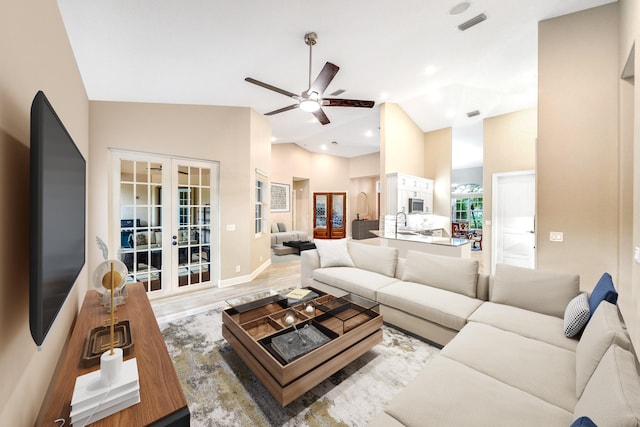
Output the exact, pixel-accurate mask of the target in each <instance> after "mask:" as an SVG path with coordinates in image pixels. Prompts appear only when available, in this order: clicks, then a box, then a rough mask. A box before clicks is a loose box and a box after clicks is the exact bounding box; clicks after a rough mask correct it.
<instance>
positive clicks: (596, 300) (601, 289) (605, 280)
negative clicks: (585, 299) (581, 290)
mask: <svg viewBox="0 0 640 427" xmlns="http://www.w3.org/2000/svg"><path fill="white" fill-rule="evenodd" d="M602 301H607V302H610V303H611V304H616V303H617V302H618V292H617V291H616V289H615V288H614V287H613V279H612V278H611V275H610V274H609V273H604V274H603V275H602V277H600V280H598V283H596V287H595V288H594V289H593V292H591V295H590V296H589V310H591V313H595V312H596V308H598V304H600V303H601V302H602Z"/></svg>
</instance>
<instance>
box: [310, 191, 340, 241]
mask: <svg viewBox="0 0 640 427" xmlns="http://www.w3.org/2000/svg"><path fill="white" fill-rule="evenodd" d="M346 212H347V193H313V224H314V225H313V238H314V239H343V238H345V237H346V235H347V229H346V221H345V216H346Z"/></svg>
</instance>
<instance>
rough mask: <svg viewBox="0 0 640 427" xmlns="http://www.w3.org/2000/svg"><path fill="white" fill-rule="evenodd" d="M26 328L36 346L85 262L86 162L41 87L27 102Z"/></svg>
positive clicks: (42, 338)
mask: <svg viewBox="0 0 640 427" xmlns="http://www.w3.org/2000/svg"><path fill="white" fill-rule="evenodd" d="M30 168H31V169H30V173H29V176H30V180H31V181H30V192H31V194H30V204H31V206H30V217H29V221H30V223H29V225H30V235H29V244H30V248H29V251H30V254H29V255H30V260H29V261H30V262H29V264H30V265H29V273H30V277H29V327H30V329H31V336H32V337H33V340H34V341H35V343H36V345H37V346H38V347H40V346H41V345H42V343H43V341H44V339H45V337H46V336H47V333H48V332H49V329H50V328H51V325H52V324H53V322H54V320H55V318H56V316H57V315H58V312H59V311H60V309H61V308H62V305H63V304H64V302H65V300H66V298H67V295H68V294H69V292H70V291H71V289H72V288H73V284H74V283H75V281H76V278H77V277H78V274H79V273H80V270H81V269H82V267H83V266H84V263H85V198H86V196H85V195H86V161H85V159H84V157H82V154H81V153H80V150H78V147H76V144H75V143H74V142H73V139H72V138H71V136H70V135H69V132H67V129H66V128H65V127H64V125H63V124H62V122H61V121H60V118H59V117H58V115H57V114H56V112H55V110H54V109H53V107H52V106H51V104H50V103H49V101H48V100H47V97H46V96H45V94H44V93H43V92H42V91H39V92H38V93H37V94H36V96H35V97H34V99H33V103H32V104H31V154H30Z"/></svg>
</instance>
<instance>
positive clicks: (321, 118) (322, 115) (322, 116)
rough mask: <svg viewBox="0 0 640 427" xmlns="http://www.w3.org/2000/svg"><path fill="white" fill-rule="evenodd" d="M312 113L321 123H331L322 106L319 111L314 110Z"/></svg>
mask: <svg viewBox="0 0 640 427" xmlns="http://www.w3.org/2000/svg"><path fill="white" fill-rule="evenodd" d="M311 114H313V115H314V116H315V118H316V119H318V121H319V122H320V123H322V124H323V125H328V124H329V123H331V122H330V121H329V117H327V115H326V114H325V113H324V111H322V108H321V109H319V110H318V111H314V112H313V113H311Z"/></svg>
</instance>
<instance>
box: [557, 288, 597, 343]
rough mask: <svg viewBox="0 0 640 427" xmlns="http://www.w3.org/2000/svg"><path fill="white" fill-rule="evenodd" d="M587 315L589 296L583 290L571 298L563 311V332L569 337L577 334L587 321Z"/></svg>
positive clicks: (589, 315) (588, 314) (589, 312)
mask: <svg viewBox="0 0 640 427" xmlns="http://www.w3.org/2000/svg"><path fill="white" fill-rule="evenodd" d="M589 317H591V311H590V310H589V296H588V295H587V293H586V292H583V293H581V294H580V295H578V296H577V297H575V298H574V299H572V300H571V301H570V302H569V304H568V305H567V309H566V310H565V311H564V334H565V335H566V336H567V337H569V338H571V337H575V336H576V335H578V334H579V333H580V331H582V328H584V326H585V325H586V324H587V322H588V321H589Z"/></svg>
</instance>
